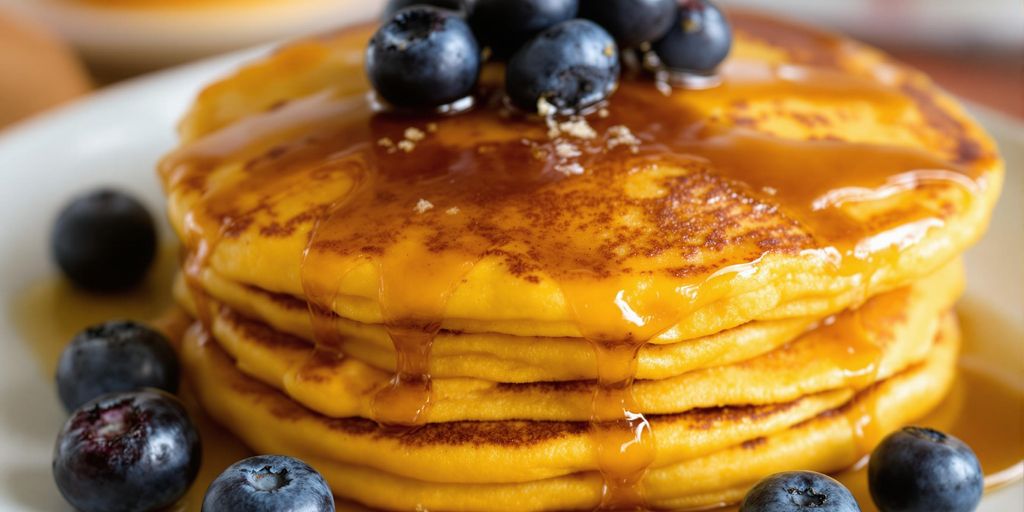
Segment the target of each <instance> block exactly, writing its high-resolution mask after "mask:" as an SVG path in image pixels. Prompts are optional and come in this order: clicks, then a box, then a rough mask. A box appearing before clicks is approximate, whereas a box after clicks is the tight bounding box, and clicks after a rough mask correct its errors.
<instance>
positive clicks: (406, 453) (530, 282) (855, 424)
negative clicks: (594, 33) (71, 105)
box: [161, 13, 1002, 511]
mask: <svg viewBox="0 0 1024 512" xmlns="http://www.w3.org/2000/svg"><path fill="white" fill-rule="evenodd" d="M732 19H733V23H734V26H735V29H736V33H737V35H736V42H735V46H734V51H733V55H732V57H731V58H730V59H729V60H728V61H727V63H726V65H725V66H724V68H723V69H722V73H721V77H720V83H719V84H717V85H716V86H714V87H710V88H707V89H703V90H687V89H672V88H670V87H668V86H667V84H658V83H656V81H655V80H653V79H651V78H649V77H647V76H645V75H643V74H642V73H639V72H637V73H634V74H629V73H627V75H626V76H624V77H623V81H622V84H621V85H620V88H619V90H618V91H617V93H616V94H615V95H613V96H612V98H611V99H610V101H609V102H608V104H607V105H604V106H602V107H601V108H600V109H599V110H597V111H595V112H593V113H591V114H589V115H588V116H587V117H585V118H577V119H542V118H539V117H536V116H529V115H525V114H522V113H519V112H515V111H511V110H509V109H508V108H507V107H506V106H505V105H504V104H503V102H502V101H501V99H500V91H497V90H496V87H494V84H498V83H500V75H501V72H502V71H501V68H500V66H497V65H493V66H491V67H490V68H488V69H487V70H486V71H485V76H484V78H483V79H482V84H481V93H480V95H479V97H477V99H476V105H475V106H474V107H473V108H472V109H470V110H468V111H466V112H462V113H457V114H446V115H441V114H437V115H433V114H423V113H418V114H415V113H407V112H392V111H388V110H387V109H386V108H385V107H382V106H381V105H380V104H379V103H378V102H377V101H375V98H374V97H373V96H372V94H370V93H369V92H368V91H369V87H368V85H367V84H366V81H365V78H364V75H363V71H362V56H363V52H364V49H365V44H366V41H367V40H368V38H369V36H370V35H371V33H372V29H370V28H357V29H352V30H347V31H343V32H340V33H337V34H332V35H327V36H323V37H319V38H316V39H311V40H307V41H302V42H298V43H294V44H292V45H290V46H287V47H285V48H282V49H280V50H278V51H277V52H276V53H274V54H273V55H270V56H268V57H266V58H264V59H263V60H261V61H259V62H255V63H253V64H250V65H248V66H246V67H245V68H243V69H241V70H239V71H238V72H237V73H235V74H234V75H233V76H231V77H228V78H226V79H224V80H222V81H220V82H217V83H215V84H213V85H211V86H210V87H208V88H207V89H206V90H205V91H204V92H203V93H202V94H201V95H200V97H199V99H198V101H197V102H196V104H195V105H194V107H193V109H192V111H191V112H190V113H189V115H188V116H187V117H186V119H185V120H184V122H183V125H182V130H181V132H182V137H183V143H182V146H181V147H180V148H179V149H178V150H176V151H175V152H174V153H172V154H171V155H169V156H168V157H167V158H166V159H165V161H164V163H163V165H162V168H161V176H162V178H163V181H164V184H165V187H166V190H167V192H168V196H169V201H170V216H171V219H172V222H173V224H174V226H175V228H176V230H177V232H178V233H179V236H180V237H181V239H182V241H183V244H184V245H185V248H186V253H187V256H186V258H185V262H184V265H183V279H182V281H181V286H180V287H179V290H178V291H179V293H178V296H179V299H180V301H181V303H182V304H183V306H185V308H186V309H187V310H189V311H190V312H191V313H192V315H193V316H194V317H195V318H196V323H195V324H194V325H193V327H192V329H190V331H189V334H188V335H187V336H186V340H185V343H184V348H183V352H184V356H183V358H184V362H185V368H186V371H187V372H188V374H189V376H190V378H191V379H192V380H193V382H194V384H195V387H196V389H197V390H198V393H199V397H200V400H201V402H202V403H203V405H204V406H205V408H206V409H207V410H208V411H209V412H210V414H211V415H212V416H213V417H214V418H216V419H217V420H218V421H220V422H221V423H223V424H224V425H225V426H227V427H228V428H229V429H231V430H232V431H234V432H235V433H236V434H237V435H238V436H239V437H240V438H241V439H242V440H243V441H245V442H246V443H247V444H249V445H250V446H251V447H253V448H254V449H255V450H257V451H260V452H270V453H283V454H288V455H293V456H296V457H299V458H301V459H303V460H305V461H307V462H309V463H310V464H312V465H313V466H314V467H316V468H317V469H318V470H319V471H321V472H322V473H323V474H324V476H325V477H326V478H327V480H328V481H329V482H330V484H331V485H332V487H333V489H334V491H335V493H336V494H337V495H339V496H341V497H345V498H348V499H351V500H354V501H357V502H360V503H363V504H365V505H368V506H371V507H374V508H381V509H389V510H392V509H393V510H459V511H491V510H494V511H498V510H589V509H594V508H598V507H604V508H624V507H630V508H634V507H650V508H657V509H673V510H676V509H686V508H697V507H708V506H714V505H718V504H723V503H730V502H735V501H737V500H738V499H739V498H741V497H742V495H743V493H744V492H745V491H746V490H747V489H748V488H749V487H750V486H751V485H753V484H754V483H755V482H756V481H757V480H759V479H760V478H762V477H764V476H766V475H768V474H771V473H774V472H777V471H782V470H790V469H810V470H818V471H837V470H841V469H843V468H845V467H848V466H850V465H852V464H854V463H855V462H856V461H858V460H859V459H860V458H861V457H862V456H863V455H864V454H866V453H867V452H868V451H869V450H870V449H871V447H872V446H873V444H874V443H876V442H877V441H878V440H879V439H880V437H881V436H883V435H884V434H885V433H887V432H889V431H891V430H892V429H894V428H896V427H897V426H899V425H901V424H903V423H906V422H908V421H911V420H913V419H915V418H917V417H919V416H920V415H922V414H923V413H925V412H926V411H928V410H929V409H930V408H931V407H933V406H934V405H935V404H936V403H937V402H938V401H939V400H941V399H942V397H943V395H944V393H945V392H946V390H947V389H948V387H949V385H950V383H951V380H952V379H953V375H954V366H955V360H956V353H957V348H958V343H959V337H958V331H957V327H956V321H955V318H954V317H953V315H952V314H951V313H950V308H951V307H952V305H953V303H954V301H955V299H956V297H957V295H958V294H959V292H960V290H961V288H962V279H963V276H962V268H961V264H960V262H959V254H960V253H961V252H962V251H963V250H964V248H965V247H967V246H968V245H970V244H971V243H972V242H973V241H974V240H975V239H976V238H977V237H978V236H980V234H981V233H982V231H983V230H984V227H985V225H986V223H987V221H988V216H989V214H990V212H991V209H992V206H993V204H994V202H995V199H996V197H997V195H998V192H999V188H1000V185H1001V177H1002V168H1001V162H1000V161H999V158H998V155H997V153H996V150H995V148H994V145H993V144H992V142H991V141H990V140H989V139H988V137H987V136H986V135H985V134H984V133H983V132H982V130H981V129H980V128H979V127H978V126H977V125H976V124H975V123H974V122H973V121H971V120H970V119H969V118H967V117H966V116H965V115H964V114H963V112H962V111H961V110H960V108H959V107H958V106H957V105H956V104H955V103H954V102H953V101H952V100H951V99H950V98H949V97H947V96H945V95H944V94H943V93H942V92H940V91H938V90H937V89H936V88H935V87H934V85H932V84H931V82H930V81H929V80H928V79H927V78H926V77H924V76H922V75H921V74H919V73H917V72H915V71H913V70H909V69H907V68H905V67H904V66H902V65H900V64H898V63H896V62H894V61H892V60H891V59H889V58H887V57H886V56H884V55H882V54H880V53H878V52H876V51H874V50H872V49H870V48H866V47H864V46H861V45H859V44H857V43H854V42H852V41H849V40H845V39H842V38H838V37H835V36H832V35H829V34H825V33H821V32H818V31H815V30H812V29H809V28H806V27H803V26H798V25H793V24H790V23H787V22H782V21H778V20H774V19H770V18H766V17H762V16H759V15H754V14H745V13H734V14H733V15H732Z"/></svg>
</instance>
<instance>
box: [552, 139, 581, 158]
mask: <svg viewBox="0 0 1024 512" xmlns="http://www.w3.org/2000/svg"><path fill="white" fill-rule="evenodd" d="M555 154H556V155H558V157H559V158H575V157H578V156H580V155H581V154H582V153H580V150H579V148H577V147H576V146H575V145H573V144H569V143H568V142H560V143H558V144H556V145H555Z"/></svg>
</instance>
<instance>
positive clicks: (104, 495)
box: [53, 390, 200, 512]
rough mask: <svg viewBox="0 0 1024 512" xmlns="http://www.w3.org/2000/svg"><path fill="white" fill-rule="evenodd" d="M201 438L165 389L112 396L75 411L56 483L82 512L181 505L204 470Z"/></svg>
mask: <svg viewBox="0 0 1024 512" xmlns="http://www.w3.org/2000/svg"><path fill="white" fill-rule="evenodd" d="M199 462H200V443H199V434H198V433H197V432H196V429H195V427H194V426H193V425H192V422H191V420H189V417H188V413H186V412H185V409H184V407H182V405H181V403H180V402H179V401H178V400H177V399H176V398H174V397H173V396H171V395H169V394H167V393H164V392H163V391H157V390H147V391H138V392H134V393H122V394H112V395H106V396H104V397H103V398H100V399H98V400H95V401H92V402H89V403H88V404H86V405H84V406H82V408H80V409H78V410H77V411H75V412H74V413H73V414H72V415H71V417H70V418H68V421H67V423H65V424H64V428H63V429H62V430H61V432H60V435H59V436H58V437H57V447H56V449H55V450H54V454H53V478H54V480H56V482H57V487H58V488H59V489H60V492H61V494H62V495H64V499H66V500H67V501H68V503H70V504H71V505H72V506H74V507H75V509H77V510H80V511H82V512H145V511H151V510H159V509H162V508H165V507H167V506H169V505H171V504H173V503H174V502H176V501H178V499H180V498H181V497H182V496H183V495H184V494H185V492H186V491H187V490H188V488H189V486H190V485H191V484H192V481H193V480H195V478H196V474H197V473H198V472H199Z"/></svg>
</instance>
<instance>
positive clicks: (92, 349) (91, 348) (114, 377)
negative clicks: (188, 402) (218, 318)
mask: <svg viewBox="0 0 1024 512" xmlns="http://www.w3.org/2000/svg"><path fill="white" fill-rule="evenodd" d="M142 388H158V389H162V390H164V391H168V392H171V393H175V392H177V391H178V358H177V357H176V355H175V353H174V349H173V348H171V345H170V343H169V342H168V341H167V338H165V337H164V335H163V334H160V333H159V332H157V331H154V330H153V329H150V328H148V327H146V326H143V325H139V324H136V323H133V322H107V323H105V324H101V325H96V326H93V327H89V328H88V329H85V330H84V331H82V332H80V333H78V335H76V336H75V337H74V339H72V340H71V343H69V344H68V346H67V347H66V348H64V352H63V353H61V355H60V362H59V363H58V364H57V392H58V394H59V395H60V400H61V402H63V403H64V408H65V409H67V410H68V411H73V410H75V409H77V408H79V407H81V406H82V404H84V403H86V402H88V401H90V400H93V399H95V398H96V397H98V396H100V395H105V394H107V393H112V392H120V391H136V390H139V389H142Z"/></svg>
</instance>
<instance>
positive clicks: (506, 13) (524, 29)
mask: <svg viewBox="0 0 1024 512" xmlns="http://www.w3.org/2000/svg"><path fill="white" fill-rule="evenodd" d="M578 10H579V5H578V1H577V0H476V1H475V2H474V3H473V5H472V7H471V8H470V12H469V25H470V26H471V27H473V32H474V33H475V34H476V37H477V40H479V41H480V45H481V46H483V47H487V48H490V49H491V54H492V55H493V56H494V57H496V58H499V59H504V58H506V57H508V56H509V55H512V54H513V53H515V51H516V50H518V49H519V47H520V46H522V45H523V43H525V42H526V41H527V40H528V39H530V38H531V37H533V36H535V35H537V34H538V33H540V31H542V30H544V29H546V28H548V27H552V26H554V25H557V24H559V23H561V22H563V21H567V20H571V19H573V18H575V17H576V12H577V11H578Z"/></svg>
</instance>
